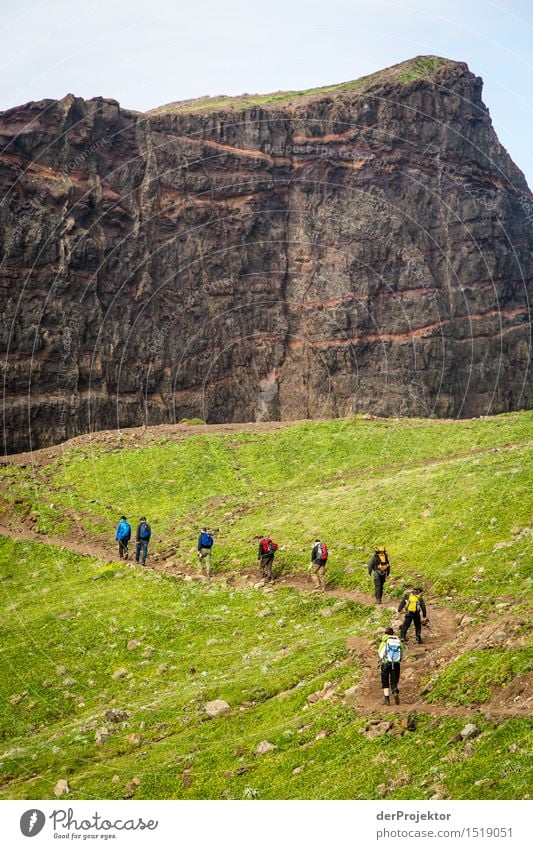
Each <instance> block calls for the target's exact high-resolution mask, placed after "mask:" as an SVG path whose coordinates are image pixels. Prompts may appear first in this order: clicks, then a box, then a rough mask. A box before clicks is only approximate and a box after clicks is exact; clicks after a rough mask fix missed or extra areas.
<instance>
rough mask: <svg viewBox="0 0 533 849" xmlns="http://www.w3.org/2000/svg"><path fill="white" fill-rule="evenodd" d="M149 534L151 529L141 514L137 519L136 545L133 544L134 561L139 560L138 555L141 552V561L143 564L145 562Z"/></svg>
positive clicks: (150, 534)
mask: <svg viewBox="0 0 533 849" xmlns="http://www.w3.org/2000/svg"><path fill="white" fill-rule="evenodd" d="M151 536H152V529H151V527H150V525H149V524H148V522H147V521H146V516H141V518H140V519H139V526H138V528H137V534H136V536H135V540H136V542H137V545H136V546H135V562H136V563H138V562H139V557H140V556H141V553H142V560H141V563H142V565H143V566H144V564H145V563H146V558H147V557H148V543H149V542H150V537H151Z"/></svg>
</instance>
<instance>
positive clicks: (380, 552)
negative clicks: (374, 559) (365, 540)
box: [376, 548, 389, 572]
mask: <svg viewBox="0 0 533 849" xmlns="http://www.w3.org/2000/svg"><path fill="white" fill-rule="evenodd" d="M376 554H377V556H378V558H379V563H378V565H377V566H376V569H377V571H378V572H386V571H387V569H388V568H389V558H388V555H387V552H386V551H385V549H384V548H376Z"/></svg>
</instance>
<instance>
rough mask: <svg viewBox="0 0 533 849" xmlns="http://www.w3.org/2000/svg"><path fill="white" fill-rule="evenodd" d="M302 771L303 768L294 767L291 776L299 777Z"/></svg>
mask: <svg viewBox="0 0 533 849" xmlns="http://www.w3.org/2000/svg"><path fill="white" fill-rule="evenodd" d="M303 769H304V768H303V766H295V767H294V769H293V771H292V774H293V775H299V774H300V773H301V772H303Z"/></svg>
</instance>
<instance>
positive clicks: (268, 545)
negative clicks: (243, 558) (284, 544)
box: [261, 539, 278, 554]
mask: <svg viewBox="0 0 533 849" xmlns="http://www.w3.org/2000/svg"><path fill="white" fill-rule="evenodd" d="M277 550H278V546H277V544H276V543H275V542H274V541H273V540H271V539H262V540H261V551H262V553H263V554H273V553H274V552H275V551H277Z"/></svg>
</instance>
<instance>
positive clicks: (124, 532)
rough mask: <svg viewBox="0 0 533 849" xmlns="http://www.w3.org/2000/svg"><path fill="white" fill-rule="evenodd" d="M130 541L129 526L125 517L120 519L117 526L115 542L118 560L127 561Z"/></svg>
mask: <svg viewBox="0 0 533 849" xmlns="http://www.w3.org/2000/svg"><path fill="white" fill-rule="evenodd" d="M130 539H131V525H130V523H129V522H128V520H127V519H126V517H125V516H121V517H120V522H119V523H118V526H117V532H116V534H115V540H116V541H117V542H118V553H119V557H120V559H121V560H122V559H124V560H127V559H128V543H129V541H130Z"/></svg>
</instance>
